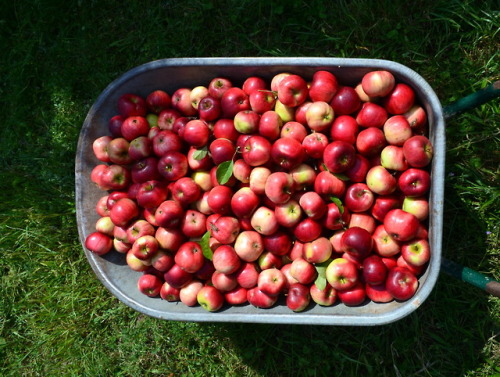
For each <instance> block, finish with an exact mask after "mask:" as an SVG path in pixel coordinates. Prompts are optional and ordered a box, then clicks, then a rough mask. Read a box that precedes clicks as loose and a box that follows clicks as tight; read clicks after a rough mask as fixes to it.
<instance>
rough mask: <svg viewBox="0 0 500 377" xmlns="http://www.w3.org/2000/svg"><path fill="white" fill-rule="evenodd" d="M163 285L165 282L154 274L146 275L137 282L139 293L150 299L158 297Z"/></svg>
mask: <svg viewBox="0 0 500 377" xmlns="http://www.w3.org/2000/svg"><path fill="white" fill-rule="evenodd" d="M162 285H163V281H162V280H161V279H160V278H159V277H158V276H156V275H153V274H144V275H142V276H141V277H140V278H139V280H138V281H137V288H138V289H139V292H141V293H142V294H145V295H146V296H149V297H156V296H158V295H159V294H160V290H161V286H162Z"/></svg>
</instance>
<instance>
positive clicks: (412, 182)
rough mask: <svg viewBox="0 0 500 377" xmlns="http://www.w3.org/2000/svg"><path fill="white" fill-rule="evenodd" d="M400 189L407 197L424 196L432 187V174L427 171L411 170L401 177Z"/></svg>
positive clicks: (399, 181)
mask: <svg viewBox="0 0 500 377" xmlns="http://www.w3.org/2000/svg"><path fill="white" fill-rule="evenodd" d="M398 187H399V189H400V190H401V192H402V193H403V194H404V195H406V196H410V197H419V196H424V195H426V194H427V193H428V192H429V189H430V187H431V177H430V174H429V172H428V171H427V170H423V169H417V168H410V169H408V170H406V171H404V172H403V173H401V175H400V176H399V178H398Z"/></svg>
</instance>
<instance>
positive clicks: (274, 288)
mask: <svg viewBox="0 0 500 377" xmlns="http://www.w3.org/2000/svg"><path fill="white" fill-rule="evenodd" d="M285 286H286V277H285V275H284V274H283V272H281V271H280V270H279V269H277V268H269V269H266V270H262V271H261V272H260V273H259V277H258V279H257V287H258V288H259V289H260V290H261V291H262V292H264V293H265V294H267V295H269V296H278V295H279V294H280V293H281V292H283V290H284V289H285Z"/></svg>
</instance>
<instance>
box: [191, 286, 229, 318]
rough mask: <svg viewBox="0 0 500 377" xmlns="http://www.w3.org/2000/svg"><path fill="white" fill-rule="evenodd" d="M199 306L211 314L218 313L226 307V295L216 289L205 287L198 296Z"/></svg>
mask: <svg viewBox="0 0 500 377" xmlns="http://www.w3.org/2000/svg"><path fill="white" fill-rule="evenodd" d="M196 299H197V301H198V304H200V305H201V307H202V308H203V309H205V310H207V311H209V312H216V311H218V310H219V309H221V308H222V306H223V305H224V295H223V294H222V293H221V292H220V291H219V290H218V289H217V288H215V287H212V286H210V285H205V286H203V287H202V288H201V289H200V290H199V291H198V294H197V295H196Z"/></svg>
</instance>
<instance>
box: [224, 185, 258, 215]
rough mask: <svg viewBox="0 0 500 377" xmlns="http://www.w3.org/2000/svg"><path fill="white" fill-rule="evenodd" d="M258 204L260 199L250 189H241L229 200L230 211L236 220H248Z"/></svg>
mask: <svg viewBox="0 0 500 377" xmlns="http://www.w3.org/2000/svg"><path fill="white" fill-rule="evenodd" d="M259 203H260V198H259V197H258V196H257V194H255V192H253V191H252V189H250V187H242V188H240V189H239V190H238V191H236V192H235V193H234V195H233V196H232V198H231V210H232V212H233V213H234V214H235V215H236V217H238V218H249V217H251V216H252V214H253V213H254V211H255V210H256V209H257V207H258V205H259Z"/></svg>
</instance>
